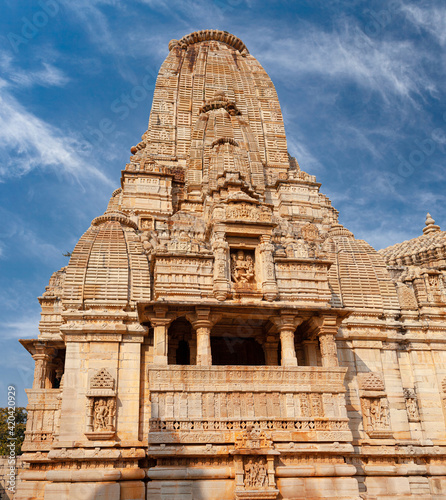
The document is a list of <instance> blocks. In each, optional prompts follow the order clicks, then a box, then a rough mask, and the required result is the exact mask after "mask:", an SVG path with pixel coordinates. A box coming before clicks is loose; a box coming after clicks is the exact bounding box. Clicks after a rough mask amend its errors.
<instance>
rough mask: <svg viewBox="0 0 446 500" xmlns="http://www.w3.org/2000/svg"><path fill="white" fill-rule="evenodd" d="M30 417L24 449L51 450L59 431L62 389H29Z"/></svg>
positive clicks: (27, 392) (28, 408) (27, 391)
mask: <svg viewBox="0 0 446 500" xmlns="http://www.w3.org/2000/svg"><path fill="white" fill-rule="evenodd" d="M26 394H27V395H28V406H27V408H26V409H27V411H28V418H27V423H26V431H25V442H24V444H23V447H22V449H23V451H37V450H49V449H50V448H51V444H52V442H53V440H54V437H55V435H56V434H57V432H58V426H59V419H60V401H61V400H60V396H61V389H27V390H26Z"/></svg>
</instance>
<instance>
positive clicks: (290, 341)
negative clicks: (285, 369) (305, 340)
mask: <svg viewBox="0 0 446 500" xmlns="http://www.w3.org/2000/svg"><path fill="white" fill-rule="evenodd" d="M270 321H271V322H272V323H273V324H275V325H276V327H277V329H278V330H279V333H280V343H281V345H282V360H281V364H282V366H297V357H296V349H295V347H294V332H295V330H296V328H297V327H298V326H299V325H300V324H301V323H302V321H303V319H302V318H299V317H297V316H295V315H294V314H287V313H282V315H281V316H280V317H279V318H277V317H273V318H270Z"/></svg>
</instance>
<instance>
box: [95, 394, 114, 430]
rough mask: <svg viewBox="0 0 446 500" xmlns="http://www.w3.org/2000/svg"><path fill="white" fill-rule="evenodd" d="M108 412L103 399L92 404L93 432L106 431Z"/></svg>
mask: <svg viewBox="0 0 446 500" xmlns="http://www.w3.org/2000/svg"><path fill="white" fill-rule="evenodd" d="M109 414H110V410H109V408H108V405H107V401H106V400H105V399H97V400H96V401H95V404H94V430H95V432H98V431H103V430H106V429H107V424H108V417H109Z"/></svg>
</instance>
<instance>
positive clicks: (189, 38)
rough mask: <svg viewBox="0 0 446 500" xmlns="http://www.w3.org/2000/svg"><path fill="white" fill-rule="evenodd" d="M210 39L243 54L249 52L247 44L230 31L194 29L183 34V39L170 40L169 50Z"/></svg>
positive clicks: (184, 47) (185, 47) (183, 47)
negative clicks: (187, 33)
mask: <svg viewBox="0 0 446 500" xmlns="http://www.w3.org/2000/svg"><path fill="white" fill-rule="evenodd" d="M210 40H214V41H216V42H222V43H225V44H227V45H229V46H230V47H233V48H234V49H236V50H238V51H239V52H240V53H241V54H249V51H248V49H247V47H246V45H245V44H244V43H243V42H242V41H241V40H240V38H237V37H236V36H234V35H231V33H228V32H227V31H221V30H201V31H194V32H193V33H190V34H189V35H186V36H183V38H181V40H171V41H170V42H169V51H170V50H172V49H174V48H176V47H179V48H181V49H187V47H188V46H189V45H193V44H194V43H200V42H207V41H210Z"/></svg>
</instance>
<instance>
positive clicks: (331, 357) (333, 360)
mask: <svg viewBox="0 0 446 500" xmlns="http://www.w3.org/2000/svg"><path fill="white" fill-rule="evenodd" d="M335 335H336V334H333V333H321V334H320V335H319V342H320V345H321V356H322V366H324V367H327V368H331V367H334V366H339V361H338V350H337V348H336V341H335V339H334V338H335Z"/></svg>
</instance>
